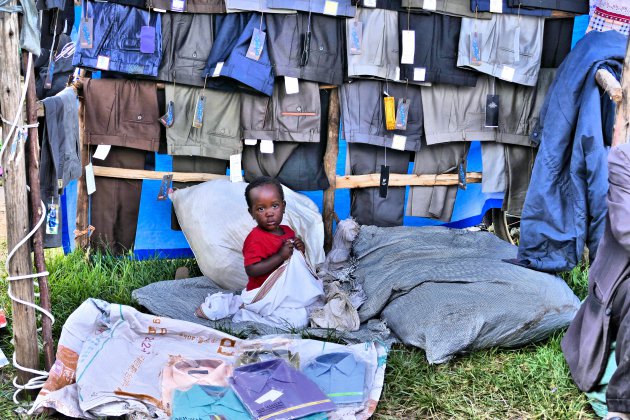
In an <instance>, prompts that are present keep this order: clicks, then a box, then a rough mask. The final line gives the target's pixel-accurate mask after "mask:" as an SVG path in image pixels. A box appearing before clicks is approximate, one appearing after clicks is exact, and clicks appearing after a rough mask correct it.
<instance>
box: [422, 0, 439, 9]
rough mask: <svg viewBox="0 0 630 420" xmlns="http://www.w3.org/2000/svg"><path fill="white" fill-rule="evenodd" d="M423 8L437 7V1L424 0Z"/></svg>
mask: <svg viewBox="0 0 630 420" xmlns="http://www.w3.org/2000/svg"><path fill="white" fill-rule="evenodd" d="M422 8H423V9H424V10H436V9H437V1H436V0H424V4H423V5H422Z"/></svg>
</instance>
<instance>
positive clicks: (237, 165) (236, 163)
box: [230, 153, 243, 182]
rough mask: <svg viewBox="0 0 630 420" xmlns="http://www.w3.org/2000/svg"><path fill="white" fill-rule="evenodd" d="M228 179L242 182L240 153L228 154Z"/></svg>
mask: <svg viewBox="0 0 630 420" xmlns="http://www.w3.org/2000/svg"><path fill="white" fill-rule="evenodd" d="M230 181H232V182H242V181H243V172H242V169H241V154H240V153H239V154H237V155H231V156H230Z"/></svg>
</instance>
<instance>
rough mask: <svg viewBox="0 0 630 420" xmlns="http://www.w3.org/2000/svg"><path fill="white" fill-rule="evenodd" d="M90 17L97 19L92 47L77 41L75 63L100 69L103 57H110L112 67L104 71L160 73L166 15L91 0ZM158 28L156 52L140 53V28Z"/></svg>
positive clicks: (147, 74) (95, 20)
mask: <svg viewBox="0 0 630 420" xmlns="http://www.w3.org/2000/svg"><path fill="white" fill-rule="evenodd" d="M87 5H88V16H89V17H92V18H93V19H94V24H93V25H94V33H93V34H92V36H93V39H94V41H93V43H92V48H81V44H80V43H79V42H77V44H76V52H75V53H74V58H73V59H72V65H73V66H75V67H76V66H80V67H91V68H97V67H96V65H97V62H98V57H99V56H104V57H109V68H108V69H101V70H110V71H117V72H121V73H129V74H142V75H145V76H157V72H158V67H159V65H160V61H161V60H162V17H161V16H160V14H159V13H155V12H154V13H151V14H150V18H149V12H148V11H146V10H142V9H137V8H135V7H130V6H123V5H120V4H114V3H95V2H87ZM147 22H149V25H150V26H153V27H154V28H155V52H154V53H153V54H146V53H142V52H140V28H142V27H143V26H146V24H147Z"/></svg>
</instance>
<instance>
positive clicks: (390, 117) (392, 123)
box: [383, 96, 396, 130]
mask: <svg viewBox="0 0 630 420" xmlns="http://www.w3.org/2000/svg"><path fill="white" fill-rule="evenodd" d="M383 104H384V107H385V128H386V129H388V130H395V129H396V101H395V99H394V97H393V96H385V97H384V98H383Z"/></svg>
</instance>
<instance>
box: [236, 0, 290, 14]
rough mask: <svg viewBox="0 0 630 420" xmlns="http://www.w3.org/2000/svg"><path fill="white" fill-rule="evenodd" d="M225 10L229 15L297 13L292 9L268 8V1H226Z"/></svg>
mask: <svg viewBox="0 0 630 420" xmlns="http://www.w3.org/2000/svg"><path fill="white" fill-rule="evenodd" d="M225 8H226V11H227V13H240V12H260V13H296V12H295V10H291V9H270V8H269V7H267V0H225Z"/></svg>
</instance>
